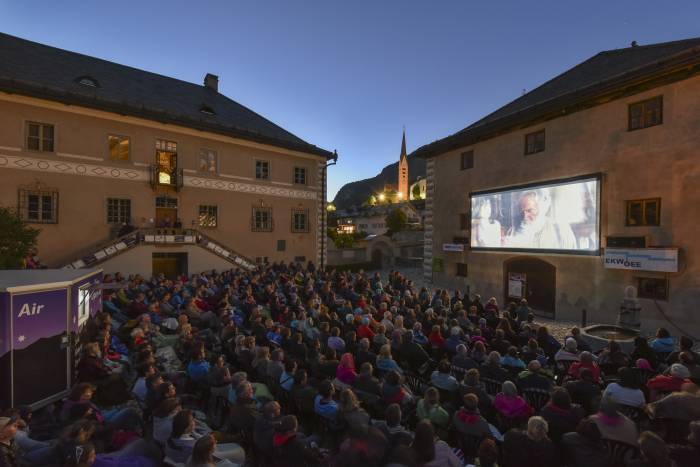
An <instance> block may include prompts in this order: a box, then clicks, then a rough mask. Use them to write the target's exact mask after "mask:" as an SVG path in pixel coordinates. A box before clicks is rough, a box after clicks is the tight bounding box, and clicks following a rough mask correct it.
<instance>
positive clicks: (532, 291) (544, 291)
mask: <svg viewBox="0 0 700 467" xmlns="http://www.w3.org/2000/svg"><path fill="white" fill-rule="evenodd" d="M556 276H557V268H555V267H554V266H553V265H551V264H549V263H548V262H546V261H543V260H541V259H539V258H531V257H525V258H522V257H521V258H514V259H511V260H508V261H506V262H505V264H504V290H505V296H506V301H507V302H510V301H514V300H517V299H518V298H520V297H522V298H525V299H527V303H528V305H529V306H530V308H532V310H533V312H534V313H535V314H537V315H540V316H544V317H547V318H554V311H555V301H556V296H557V290H556V286H557V279H556ZM514 279H515V280H516V285H517V281H519V282H520V284H521V287H513V286H512V283H513V280H514ZM514 292H515V294H516V295H514Z"/></svg>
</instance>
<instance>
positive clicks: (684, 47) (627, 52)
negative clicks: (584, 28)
mask: <svg viewBox="0 0 700 467" xmlns="http://www.w3.org/2000/svg"><path fill="white" fill-rule="evenodd" d="M685 56H694V58H695V60H697V59H698V58H700V38H693V39H685V40H679V41H674V42H664V43H660V44H652V45H646V46H637V45H635V46H631V47H627V48H623V49H616V50H608V51H604V52H600V53H599V54H597V55H595V56H593V57H591V58H589V59H588V60H586V61H584V62H582V63H580V64H578V65H576V66H575V67H573V68H571V69H569V70H567V71H565V72H564V73H562V74H560V75H558V76H556V77H554V78H552V79H551V80H549V81H547V82H546V83H544V84H542V85H541V86H539V87H537V88H535V89H533V90H532V91H530V92H528V93H526V94H524V95H523V96H521V97H519V98H517V99H515V100H514V101H512V102H509V103H508V104H506V105H504V106H503V107H501V108H499V109H498V110H496V111H495V112H492V113H490V114H489V115H487V116H485V117H484V118H482V119H480V120H478V121H476V122H475V123H473V124H471V125H469V126H468V127H466V128H464V129H463V130H461V131H459V132H457V133H455V134H453V135H450V136H448V137H446V138H443V139H440V140H438V141H435V142H433V143H430V144H427V145H425V146H423V147H421V148H419V149H417V150H416V151H415V153H414V154H415V155H419V156H423V157H430V156H433V155H437V154H440V153H441V152H445V151H448V150H450V149H453V148H454V147H455V144H459V143H460V142H464V143H465V144H470V141H469V139H470V138H473V137H477V136H479V135H482V134H484V133H486V132H487V131H490V132H494V131H497V130H498V128H499V127H502V128H505V127H506V126H507V125H510V124H512V123H513V121H514V120H516V119H517V118H519V117H520V116H522V117H523V118H532V117H535V116H537V114H538V112H541V111H544V110H545V109H547V110H551V108H550V107H549V106H555V105H556V104H557V103H558V102H562V103H563V101H564V99H566V98H570V97H572V96H575V95H581V96H582V97H583V96H584V95H586V93H587V92H592V91H594V90H596V89H602V88H603V87H604V86H606V85H611V84H624V83H625V82H626V80H627V81H629V80H631V79H638V78H639V76H643V75H645V74H651V73H656V72H659V71H660V69H662V68H663V67H664V66H665V65H666V64H667V63H670V62H672V61H673V60H678V59H679V58H680V57H685ZM567 103H568V101H567Z"/></svg>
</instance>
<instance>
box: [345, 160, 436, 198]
mask: <svg viewBox="0 0 700 467" xmlns="http://www.w3.org/2000/svg"><path fill="white" fill-rule="evenodd" d="M398 173H399V161H396V162H394V163H392V164H389V165H387V166H385V167H384V168H383V169H382V170H381V172H379V173H378V174H377V175H375V176H374V177H371V178H365V179H362V180H356V181H354V182H348V183H346V184H345V185H343V186H342V187H341V188H340V190H338V193H336V195H335V198H333V204H334V205H335V207H336V209H347V208H349V207H350V206H360V205H362V204H363V203H364V202H366V201H367V199H368V198H369V196H370V195H371V194H372V193H378V192H381V191H382V190H383V189H384V185H387V184H391V185H394V186H396V185H397V182H398ZM418 177H422V178H425V159H422V158H420V157H415V156H412V155H410V154H409V155H408V183H409V185H410V184H412V183H415V181H416V180H417V179H418Z"/></svg>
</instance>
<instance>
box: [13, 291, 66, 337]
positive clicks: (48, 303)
mask: <svg viewBox="0 0 700 467" xmlns="http://www.w3.org/2000/svg"><path fill="white" fill-rule="evenodd" d="M67 306H68V290H66V289H61V290H51V291H44V292H34V293H26V294H16V295H14V296H13V297H12V313H13V315H14V316H13V319H14V323H13V330H14V335H13V336H12V338H13V345H12V346H13V348H14V349H15V350H18V349H23V348H25V347H28V346H29V345H31V344H33V343H34V342H36V341H38V340H39V339H41V338H45V337H53V336H56V335H60V334H63V333H65V332H66V329H67V325H68V315H67Z"/></svg>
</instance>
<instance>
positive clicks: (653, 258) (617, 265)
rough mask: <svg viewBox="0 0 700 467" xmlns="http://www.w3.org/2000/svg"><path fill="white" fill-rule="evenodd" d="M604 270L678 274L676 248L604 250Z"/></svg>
mask: <svg viewBox="0 0 700 467" xmlns="http://www.w3.org/2000/svg"><path fill="white" fill-rule="evenodd" d="M603 264H604V266H605V268H606V269H628V270H633V271H657V272H678V248H606V249H605V255H604V256H603Z"/></svg>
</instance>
